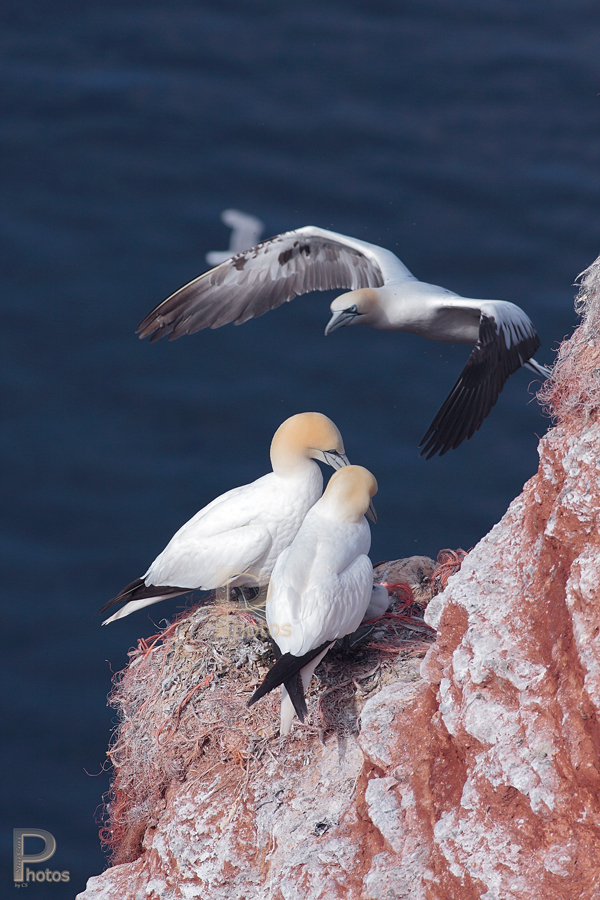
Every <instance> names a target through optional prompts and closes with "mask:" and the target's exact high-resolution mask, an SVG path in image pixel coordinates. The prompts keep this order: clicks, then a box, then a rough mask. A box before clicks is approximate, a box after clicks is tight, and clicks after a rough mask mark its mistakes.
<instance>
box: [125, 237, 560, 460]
mask: <svg viewBox="0 0 600 900" xmlns="http://www.w3.org/2000/svg"><path fill="white" fill-rule="evenodd" d="M334 288H347V289H350V292H349V293H346V294H342V295H340V296H339V297H337V298H336V299H335V300H334V301H333V303H332V304H331V311H332V313H333V315H332V318H331V320H330V322H329V324H328V325H327V328H326V329H325V334H329V333H330V332H331V331H335V329H336V328H339V327H340V326H342V325H350V324H356V323H357V322H359V323H363V324H366V325H371V326H372V327H373V328H380V329H385V330H391V331H408V332H411V333H414V334H419V335H421V336H422V337H426V338H429V339H430V340H433V341H448V342H457V343H463V344H474V345H475V346H474V348H473V351H472V353H471V355H470V356H469V359H468V361H467V364H466V366H465V368H464V369H463V371H462V372H461V374H460V377H459V379H458V381H457V382H456V384H455V385H454V387H453V388H452V390H451V392H450V394H449V395H448V397H447V399H446V401H445V402H444V404H443V405H442V407H441V409H440V410H439V412H438V413H437V415H436V417H435V419H434V420H433V422H432V423H431V425H430V427H429V429H428V431H427V433H426V434H425V436H424V438H423V440H422V441H421V443H420V446H421V447H422V451H421V456H423V455H424V454H426V455H427V459H429V458H430V457H431V456H434V455H435V454H436V453H439V454H440V455H442V454H443V453H446V451H448V450H450V449H454V448H456V447H458V445H459V444H460V443H462V441H464V440H465V439H466V440H468V439H469V438H471V437H472V436H473V434H474V433H475V432H476V431H477V429H478V428H479V427H480V425H481V423H482V422H483V420H484V419H485V417H486V416H487V414H488V413H489V411H490V410H491V408H492V407H493V405H494V404H495V402H496V400H497V399H498V395H499V394H500V392H501V390H502V387H503V385H504V382H505V381H506V379H507V378H508V377H509V375H512V373H513V372H516V370H517V369H518V368H520V366H523V365H526V366H528V368H530V369H532V371H534V372H535V373H536V374H537V375H539V376H542V377H544V378H545V377H547V376H548V374H549V370H548V369H547V368H546V367H545V366H542V365H540V364H539V363H538V362H536V361H535V360H534V359H532V357H533V354H534V353H535V351H536V350H537V349H538V347H539V346H540V340H539V338H538V336H537V334H536V332H535V328H534V327H533V324H532V323H531V321H530V320H529V318H528V317H527V316H526V315H525V313H524V312H523V310H522V309H520V308H519V307H518V306H515V304H514V303H508V302H506V301H504V300H468V299H465V298H463V297H459V296H458V294H454V293H453V292H452V291H449V290H446V288H442V287H438V286H437V285H435V284H425V282H422V281H418V280H417V279H416V278H415V277H414V275H412V274H411V273H410V272H409V271H408V269H407V268H406V266H405V265H403V263H401V262H400V260H399V259H398V258H397V257H396V256H395V255H394V254H393V253H392V252H391V251H390V250H385V249H384V248H383V247H377V246H376V245H375V244H368V243H367V242H366V241H360V240H357V239H356V238H351V237H346V236H345V235H343V234H336V233H335V232H333V231H325V230H324V229H323V228H316V227H314V226H312V225H307V226H306V227H305V228H298V229H296V230H295V231H287V232H286V233H285V234H279V235H276V236H275V237H273V238H270V239H269V240H267V241H263V242H262V243H260V244H258V245H257V246H256V247H252V248H250V249H249V250H245V251H244V252H241V253H237V254H236V255H235V256H232V257H231V258H230V259H228V260H226V261H225V262H223V263H221V265H219V266H216V268H214V269H209V271H208V272H205V273H204V274H203V275H200V276H199V277H198V278H195V279H194V280H193V281H190V283H189V284H186V285H185V286H184V287H182V288H180V289H179V290H178V291H176V292H175V293H174V294H172V295H171V296H170V297H168V298H167V299H166V300H164V301H163V302H162V303H161V304H160V305H159V306H157V307H156V309H153V310H152V312H151V313H150V314H149V315H147V316H146V318H145V319H144V320H143V322H142V323H141V324H140V326H139V328H138V329H137V330H138V333H139V335H140V337H142V338H144V337H149V338H150V340H151V341H156V340H158V338H161V337H163V336H164V335H168V336H169V339H170V340H172V339H174V338H178V337H181V335H182V334H192V333H193V332H195V331H200V330H201V329H202V328H219V327H220V326H221V325H226V324H227V323H229V322H233V323H234V324H235V325H240V324H241V323H242V322H246V321H247V320H248V319H252V318H253V317H255V316H261V315H262V314H263V313H265V312H267V311H268V310H270V309H274V308H275V307H276V306H279V305H280V304H281V303H285V302H286V301H288V300H292V299H293V298H294V297H297V296H298V295H299V294H306V293H308V292H309V291H325V290H332V289H334Z"/></svg>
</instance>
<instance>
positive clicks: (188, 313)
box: [137, 225, 412, 341]
mask: <svg viewBox="0 0 600 900" xmlns="http://www.w3.org/2000/svg"><path fill="white" fill-rule="evenodd" d="M380 257H381V260H383V266H384V268H385V266H386V265H388V266H389V265H390V264H392V265H394V263H396V264H397V265H396V266H395V268H398V267H400V269H404V266H402V263H400V260H398V259H396V257H394V255H393V254H392V253H390V251H389V250H384V249H383V248H381V247H376V246H374V245H372V244H367V243H366V242H364V241H359V240H355V239H353V238H346V237H345V236H344V235H338V234H335V233H334V232H328V231H325V230H324V229H321V228H316V227H313V226H311V225H309V226H306V227H305V228H299V229H297V230H296V231H288V232H286V233H285V234H279V235H276V236H275V237H273V238H270V239H269V240H267V241H262V243H260V244H257V246H256V247H251V248H250V249H249V250H245V251H243V252H242V253H238V254H236V255H235V256H232V257H231V258H230V259H228V260H226V261H225V262H223V263H221V265H219V266H216V267H215V268H214V269H209V270H208V272H205V273H204V274H203V275H200V276H199V277H198V278H195V279H194V280H193V281H190V282H189V284H186V285H184V287H182V288H180V289H179V290H178V291H176V292H175V293H174V294H171V296H170V297H168V298H167V299H166V300H164V301H163V302H162V303H161V304H159V306H157V307H156V308H155V309H153V310H152V312H151V313H149V314H148V315H147V316H146V318H145V319H144V320H143V322H141V323H140V325H139V327H138V329H137V333H138V334H139V335H140V337H141V338H145V337H149V338H150V340H151V341H156V340H158V339H159V338H161V337H164V336H165V335H168V336H169V340H173V339H174V338H178V337H181V335H182V334H193V333H194V332H195V331H200V330H201V329H202V328H220V326H221V325H227V324H228V323H230V322H233V323H234V324H235V325H240V324H241V323H242V322H246V321H247V320H248V319H252V318H255V317H256V316H262V315H263V313H266V312H268V310H270V309H275V307H277V306H280V305H281V304H282V303H285V302H286V301H288V300H293V298H294V297H297V296H298V295H299V294H306V293H308V292H309V291H327V290H332V289H335V288H346V289H348V290H356V289H358V288H365V287H381V286H382V285H383V283H384V274H383V272H382V267H381V264H380ZM406 277H408V278H411V277H412V276H411V275H410V272H408V269H407V270H406Z"/></svg>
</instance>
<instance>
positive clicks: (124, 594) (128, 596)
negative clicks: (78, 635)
mask: <svg viewBox="0 0 600 900" xmlns="http://www.w3.org/2000/svg"><path fill="white" fill-rule="evenodd" d="M190 590H191V588H180V587H172V586H170V585H163V586H162V587H161V586H158V585H154V584H149V585H146V584H144V579H143V578H136V579H135V581H132V582H131V584H128V585H127V587H124V588H123V590H122V591H120V592H119V593H118V594H117V596H116V597H113V598H112V600H109V601H108V603H105V604H104V606H103V607H102V609H101V610H100V612H101V613H103V612H106V610H107V609H110V607H111V606H114V605H115V604H116V603H130V602H131V601H132V600H145V599H146V598H150V597H176V596H177V594H188V593H189V592H190Z"/></svg>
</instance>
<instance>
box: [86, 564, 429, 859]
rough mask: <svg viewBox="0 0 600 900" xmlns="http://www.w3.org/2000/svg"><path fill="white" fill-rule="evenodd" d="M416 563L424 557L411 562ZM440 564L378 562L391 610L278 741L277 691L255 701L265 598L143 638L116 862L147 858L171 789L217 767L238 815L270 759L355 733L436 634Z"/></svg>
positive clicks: (332, 655)
mask: <svg viewBox="0 0 600 900" xmlns="http://www.w3.org/2000/svg"><path fill="white" fill-rule="evenodd" d="M413 560H417V561H418V564H414V565H413V566H412V568H411V567H410V566H408V567H407V564H408V563H411V561H413ZM424 561H425V562H424ZM437 571H438V569H436V564H435V563H434V561H433V560H430V559H428V558H427V557H412V558H411V559H410V560H401V561H399V562H398V563H397V564H396V563H382V564H380V565H379V566H378V567H376V569H375V577H376V580H378V581H386V583H387V587H388V591H389V593H390V606H389V608H388V610H387V612H386V613H385V614H384V615H383V616H380V617H378V618H377V619H374V620H372V621H370V622H365V623H363V624H362V625H361V626H360V628H359V629H358V630H357V631H356V632H355V633H354V634H353V635H350V636H349V637H346V638H344V639H343V640H342V641H339V642H338V643H337V644H336V646H335V647H334V648H332V650H331V651H330V652H329V654H328V655H327V656H326V657H325V659H324V660H323V662H322V663H321V664H320V666H319V667H318V669H317V672H316V676H317V677H316V678H313V681H312V683H311V686H310V687H309V690H308V692H307V703H308V707H309V715H308V718H307V719H306V721H305V723H304V724H300V723H299V722H297V723H296V726H295V728H294V730H293V732H292V735H291V736H290V737H288V738H285V739H281V738H279V705H280V692H279V691H278V690H277V691H273V692H272V693H271V694H269V695H268V696H266V697H265V698H263V699H262V700H261V701H260V702H259V703H256V704H255V705H254V706H252V707H251V708H250V709H248V707H247V701H248V699H249V698H250V697H251V695H252V693H253V691H254V689H255V688H256V686H257V685H258V684H259V683H260V681H261V680H262V678H263V677H264V675H265V674H266V672H267V671H268V668H269V667H270V666H271V665H272V663H273V653H272V647H271V644H270V641H269V638H268V635H267V631H266V627H265V621H264V597H262V598H260V597H259V598H257V599H253V600H251V601H249V602H246V600H240V599H239V598H238V599H237V600H235V601H233V600H232V599H230V598H227V597H220V596H218V595H215V594H212V595H210V596H209V597H207V598H205V600H204V602H203V603H202V604H201V605H199V606H196V607H193V608H192V609H189V610H187V611H186V612H185V613H183V614H182V615H181V616H180V617H179V618H178V619H177V620H176V621H174V622H173V623H172V624H171V625H169V626H168V627H167V628H165V629H164V630H163V631H161V632H160V633H159V634H156V635H154V636H153V637H151V638H148V639H145V640H144V639H142V640H140V641H139V642H138V646H137V648H136V649H135V650H132V651H130V654H129V656H130V662H129V664H128V666H127V668H126V669H125V670H124V671H123V672H120V673H118V674H117V675H116V676H115V678H114V682H113V689H112V693H111V695H110V698H109V702H110V704H111V705H112V706H113V707H114V708H115V709H116V710H117V711H118V716H119V724H118V726H117V728H116V729H115V732H114V734H113V738H112V742H111V747H110V750H109V751H108V757H109V760H110V762H111V763H112V766H113V771H114V777H113V781H112V785H111V790H110V792H109V795H108V796H107V798H106V801H107V803H106V807H105V810H104V816H103V823H102V829H101V832H100V836H101V839H102V841H103V844H104V846H105V848H106V850H107V851H108V853H109V856H110V859H111V862H112V863H113V864H117V863H122V862H127V861H131V860H133V859H136V858H137V857H138V856H139V855H140V853H141V852H142V841H143V838H144V834H145V832H146V829H147V828H148V827H149V826H152V825H153V824H155V823H156V822H157V821H158V819H159V817H160V814H161V811H162V810H163V808H164V806H165V804H166V802H167V797H168V788H169V786H170V785H172V784H174V783H177V782H182V781H184V780H185V781H186V782H188V783H192V784H196V783H198V784H201V783H205V784H206V783H207V781H205V778H206V777H207V776H208V775H209V773H212V774H211V775H210V777H211V778H212V777H214V774H215V772H217V771H218V770H219V769H220V770H221V773H225V778H224V779H222V780H221V784H227V785H228V788H227V790H229V791H230V792H231V815H232V816H233V814H234V813H235V809H236V808H237V805H238V804H239V803H240V802H241V801H242V799H243V798H244V797H245V791H246V789H247V788H248V784H249V781H250V779H251V777H252V775H254V774H255V773H256V772H257V771H259V770H260V768H261V766H262V765H264V763H265V762H266V761H267V760H268V758H269V756H273V755H274V754H276V755H277V756H278V757H281V755H282V754H288V755H289V756H290V757H291V758H296V759H297V758H301V757H302V758H303V757H304V753H303V752H302V751H303V750H304V751H309V750H310V746H311V745H312V744H314V742H315V741H317V742H318V741H319V740H326V739H327V735H328V734H329V733H331V732H335V733H337V734H340V735H343V734H344V733H346V734H347V733H349V732H353V731H354V732H355V731H357V729H358V717H359V715H360V712H361V709H362V707H363V705H364V703H365V702H366V700H367V699H368V697H369V696H371V695H372V694H373V693H375V692H376V691H378V690H380V689H381V688H382V687H383V686H384V685H385V684H389V683H391V682H392V681H396V680H397V679H398V678H399V677H403V675H406V673H407V672H412V673H413V675H414V672H415V669H414V665H415V663H414V658H415V657H417V658H418V657H422V656H423V655H424V653H425V652H426V650H427V648H428V646H429V645H430V643H431V641H432V640H433V639H434V636H435V634H434V632H433V630H432V629H431V628H430V627H429V626H428V625H426V624H425V622H424V621H423V609H424V607H425V606H426V604H427V602H428V600H429V599H430V598H431V595H432V582H433V581H434V580H435V577H436V572H437Z"/></svg>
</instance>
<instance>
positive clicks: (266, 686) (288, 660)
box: [248, 641, 331, 722]
mask: <svg viewBox="0 0 600 900" xmlns="http://www.w3.org/2000/svg"><path fill="white" fill-rule="evenodd" d="M330 644H331V641H325V643H324V644H321V645H320V646H319V647H313V649H312V650H309V651H308V652H307V653H305V654H304V655H303V656H292V654H291V653H284V654H283V655H282V656H280V657H279V659H278V660H277V662H276V663H275V664H274V665H273V666H271V668H270V669H269V671H268V672H267V674H266V675H265V677H264V680H263V683H262V684H261V685H260V686H259V687H257V689H256V690H255V691H254V693H253V694H252V696H251V698H250V700H248V706H252V704H253V703H256V701H257V700H260V698H261V697H264V696H265V694H268V693H269V691H272V690H274V689H275V688H277V687H279V686H280V685H281V684H283V685H284V686H285V688H286V690H287V692H288V694H289V695H290V700H291V701H292V703H293V705H294V709H295V710H296V715H297V716H298V718H299V719H300V721H301V722H304V716H305V715H306V712H307V710H306V701H305V700H304V691H303V689H302V679H301V677H300V670H301V669H303V668H304V666H306V665H307V664H308V663H309V662H310V661H311V660H313V659H314V658H315V656H318V655H319V653H322V652H323V650H324V649H325V647H328V646H329V645H330ZM278 649H279V648H278Z"/></svg>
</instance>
